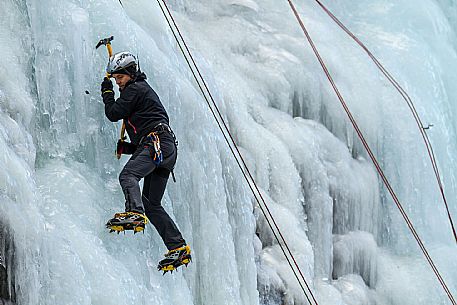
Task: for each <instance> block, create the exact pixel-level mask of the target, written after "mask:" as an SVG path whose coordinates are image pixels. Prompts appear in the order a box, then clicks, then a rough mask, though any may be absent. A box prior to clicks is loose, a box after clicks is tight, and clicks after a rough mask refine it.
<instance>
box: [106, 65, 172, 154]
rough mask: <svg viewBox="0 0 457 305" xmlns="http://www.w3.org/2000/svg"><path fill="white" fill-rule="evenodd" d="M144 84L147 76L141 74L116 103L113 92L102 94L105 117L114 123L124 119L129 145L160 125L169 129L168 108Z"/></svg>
mask: <svg viewBox="0 0 457 305" xmlns="http://www.w3.org/2000/svg"><path fill="white" fill-rule="evenodd" d="M145 80H146V75H145V74H144V73H139V74H138V75H137V76H136V77H135V78H134V79H133V80H131V81H129V82H128V83H127V84H126V86H125V88H124V90H122V91H121V96H120V97H119V98H118V99H117V100H114V93H113V92H112V91H107V92H105V93H103V94H102V97H103V103H105V114H106V117H107V118H108V119H109V120H110V121H112V122H117V121H119V120H121V119H124V120H125V125H126V126H125V127H126V130H127V133H128V135H129V138H130V141H131V142H132V144H135V145H138V144H139V142H140V140H141V139H142V138H143V137H144V136H146V135H147V134H149V133H150V132H151V131H152V129H153V128H154V127H155V126H157V124H159V123H164V124H167V125H169V119H168V115H167V112H166V111H165V108H164V107H163V105H162V103H161V102H160V99H159V97H158V96H157V94H156V93H155V91H154V90H153V89H152V88H151V87H150V86H149V84H148V83H147V82H146V81H145Z"/></svg>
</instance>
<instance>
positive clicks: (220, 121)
mask: <svg viewBox="0 0 457 305" xmlns="http://www.w3.org/2000/svg"><path fill="white" fill-rule="evenodd" d="M159 1H161V2H162V3H163V5H164V7H165V9H166V11H167V12H168V14H169V16H170V19H171V21H172V23H173V25H174V26H175V28H176V30H177V32H178V35H179V37H180V38H181V40H182V42H183V45H184V48H185V49H186V51H187V54H188V56H189V58H190V60H191V61H192V64H193V65H191V63H190V61H189V59H188V58H187V56H186V53H185V52H184V50H183V47H182V46H181V42H180V41H179V39H178V37H177V35H176V33H175V32H174V29H173V27H172V25H171V23H170V21H169V20H168V17H167V14H166V13H165V11H164V9H163V8H162V6H161V5H160V2H159ZM157 2H158V4H159V6H160V9H161V10H162V13H163V15H164V17H165V19H166V21H167V23H168V25H169V27H170V29H171V31H172V33H173V36H174V37H175V39H176V41H177V43H178V46H179V48H180V50H181V52H182V53H183V56H184V58H185V60H186V62H187V64H188V66H189V68H190V70H191V72H192V75H193V76H194V78H195V80H196V81H197V85H198V87H199V88H200V91H201V92H202V94H203V97H204V98H205V100H206V103H207V104H208V107H209V108H210V110H211V113H212V114H213V117H214V118H215V120H216V123H217V125H218V127H219V129H220V130H221V132H222V135H223V136H224V139H225V141H226V142H227V144H228V146H229V149H230V151H231V153H232V155H233V156H234V158H235V160H236V162H237V164H238V166H239V168H240V169H241V172H242V174H243V176H244V178H245V179H246V181H247V182H248V185H249V188H250V189H251V191H252V193H253V195H254V197H255V199H256V201H257V203H258V205H259V207H260V209H261V211H262V213H263V215H264V216H265V219H266V221H267V223H268V225H269V227H270V229H271V230H272V232H273V235H274V237H275V239H276V240H277V242H278V244H279V246H280V248H281V250H282V252H283V254H284V256H285V258H286V260H287V262H288V264H289V266H290V267H291V269H292V272H293V273H294V276H295V278H296V279H297V280H298V283H299V285H300V287H301V289H302V290H303V292H304V294H305V297H306V299H307V300H308V302H309V303H310V304H312V302H311V299H312V300H313V301H314V304H316V305H319V304H318V302H317V300H316V298H315V296H314V294H313V292H312V290H311V288H310V286H309V284H308V282H307V281H306V278H305V276H304V275H303V273H302V271H301V270H300V267H299V266H298V263H297V261H296V259H295V257H294V255H293V254H292V251H291V250H290V247H289V246H288V244H287V242H286V240H285V238H284V236H283V234H282V232H281V230H280V229H279V226H278V225H277V223H276V221H275V219H274V217H273V215H272V213H271V211H270V209H269V208H268V205H267V203H266V202H265V199H264V198H263V196H262V193H261V192H260V189H259V188H258V186H257V184H256V183H255V181H254V178H253V176H252V174H251V172H250V170H249V168H248V166H247V164H246V162H245V160H244V158H243V157H242V155H241V152H240V151H239V149H238V146H237V145H236V142H235V140H234V138H233V136H232V134H231V132H230V130H229V128H228V126H227V124H226V123H225V120H224V119H223V116H222V114H221V112H220V111H219V107H218V106H217V104H216V102H215V100H214V98H213V96H212V94H211V91H210V90H209V88H208V86H207V84H206V81H205V79H204V78H203V76H202V74H201V73H200V70H199V68H198V66H197V64H196V63H195V60H194V58H193V56H192V53H191V52H190V50H189V48H188V47H187V44H186V42H185V40H184V38H183V36H182V35H181V31H180V30H179V27H178V25H177V24H176V22H175V20H174V18H173V15H172V14H171V12H170V10H169V9H168V6H167V4H166V2H165V0H157ZM194 69H195V70H196V71H197V73H198V76H199V77H197V75H196V74H195V72H194ZM199 80H200V81H201V82H202V83H203V86H204V87H205V89H206V92H207V93H208V95H209V98H210V100H211V103H210V101H209V100H208V97H207V96H206V94H205V90H203V88H202V86H201V84H200V81H199ZM211 104H212V106H213V107H214V109H213V107H211ZM216 113H217V115H216ZM227 135H228V137H227ZM229 139H230V140H229ZM240 162H241V163H242V164H241V163H240ZM251 182H252V183H251ZM259 198H260V199H259ZM262 203H263V206H262ZM275 229H276V231H277V233H276V231H275ZM278 235H279V236H278ZM289 256H290V258H289ZM291 260H292V261H291ZM292 262H293V264H292ZM293 266H295V267H296V268H297V271H298V273H299V275H300V276H298V274H297V272H296V271H295V269H294V267H293ZM300 279H301V280H303V282H304V284H305V286H306V289H305V287H304V286H303V284H302V282H301V280H300ZM308 294H309V295H310V296H311V298H310V296H309V295H308Z"/></svg>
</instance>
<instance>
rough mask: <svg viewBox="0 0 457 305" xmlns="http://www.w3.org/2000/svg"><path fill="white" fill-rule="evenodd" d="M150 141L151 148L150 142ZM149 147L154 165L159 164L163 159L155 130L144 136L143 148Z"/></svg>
mask: <svg viewBox="0 0 457 305" xmlns="http://www.w3.org/2000/svg"><path fill="white" fill-rule="evenodd" d="M149 143H152V149H151V147H150V144H149ZM148 147H149V149H150V153H151V158H152V161H153V162H154V164H155V165H160V164H161V163H162V161H163V154H162V150H161V149H160V138H159V135H158V134H157V132H155V131H153V132H151V133H150V134H148V135H147V136H146V145H145V148H148Z"/></svg>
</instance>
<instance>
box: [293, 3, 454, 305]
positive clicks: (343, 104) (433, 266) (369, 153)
mask: <svg viewBox="0 0 457 305" xmlns="http://www.w3.org/2000/svg"><path fill="white" fill-rule="evenodd" d="M286 1H287V2H288V3H289V6H290V8H291V9H292V11H293V13H294V15H295V18H296V19H297V21H298V23H299V24H300V27H301V28H302V30H303V33H304V34H305V36H306V39H307V40H308V43H309V44H310V46H311V48H312V49H313V52H314V54H315V56H316V57H317V59H318V61H319V63H320V65H321V67H322V69H323V70H324V73H325V75H326V76H327V78H328V80H329V82H330V84H331V86H332V88H333V90H334V91H335V93H336V95H337V97H338V99H339V101H340V103H341V105H342V106H343V108H344V110H345V112H346V114H347V116H348V118H349V120H350V121H351V124H352V126H353V127H354V129H355V131H356V133H357V135H358V136H359V138H360V140H361V142H362V144H363V146H364V147H365V150H366V151H367V153H368V155H369V156H370V159H371V160H372V162H373V164H374V166H375V167H376V170H377V171H378V173H379V175H380V177H381V179H382V181H383V182H384V185H385V186H386V188H387V189H388V191H389V193H390V195H391V196H392V199H393V200H394V202H395V204H396V205H397V207H398V210H399V211H400V213H401V215H402V216H403V219H404V220H405V222H406V224H407V225H408V228H409V229H410V231H411V233H412V234H413V236H414V238H415V239H416V241H417V244H418V245H419V247H420V249H421V250H422V253H423V254H424V256H425V258H426V259H427V261H428V263H429V265H430V267H431V268H432V270H433V272H434V273H435V275H436V277H437V279H438V281H439V282H440V284H441V286H442V287H443V289H444V291H445V292H446V294H447V296H448V298H449V300H450V301H451V303H452V304H453V305H457V303H456V301H455V299H454V297H453V295H452V293H451V291H450V290H449V288H448V286H447V284H446V282H445V281H444V279H443V277H442V276H441V273H440V272H439V271H438V269H437V267H436V265H435V263H434V262H433V260H432V258H431V256H430V254H429V253H428V251H427V249H426V248H425V245H424V243H423V242H422V240H421V239H420V237H419V235H418V233H417V231H416V229H415V228H414V226H413V224H412V222H411V220H410V219H409V217H408V215H407V214H406V212H405V210H404V208H403V206H402V204H401V203H400V200H399V199H398V197H397V195H396V194H395V192H394V190H393V188H392V186H391V185H390V183H389V181H388V179H387V177H386V175H385V174H384V172H383V170H382V168H381V166H380V165H379V162H378V160H377V159H376V157H375V155H374V154H373V152H372V150H371V148H370V146H369V145H368V142H367V141H366V139H365V136H364V135H363V133H362V131H361V130H360V128H359V126H358V124H357V122H356V121H355V119H354V117H353V115H352V113H351V111H350V110H349V108H348V106H347V104H346V101H345V100H344V98H343V96H342V95H341V93H340V91H339V89H338V87H337V86H336V84H335V82H334V80H333V77H332V76H331V74H330V72H329V70H328V68H327V66H326V64H325V62H324V60H323V59H322V57H321V55H320V53H319V51H318V50H317V47H316V45H315V44H314V41H313V40H312V38H311V36H310V34H309V32H308V30H307V29H306V27H305V25H304V23H303V21H302V19H301V17H300V15H299V14H298V11H297V9H296V8H295V5H294V4H293V3H292V0H286Z"/></svg>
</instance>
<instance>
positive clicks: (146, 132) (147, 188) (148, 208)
mask: <svg viewBox="0 0 457 305" xmlns="http://www.w3.org/2000/svg"><path fill="white" fill-rule="evenodd" d="M107 73H108V74H109V75H110V76H111V77H113V78H114V79H115V80H116V84H117V85H118V86H119V91H120V97H119V98H118V99H115V98H114V92H113V84H112V82H111V80H110V78H108V77H105V78H104V80H103V82H102V84H101V91H102V97H103V103H104V104H105V114H106V117H107V118H108V119H109V120H110V121H112V122H116V121H119V120H124V124H125V129H126V131H127V134H128V136H129V139H130V143H129V142H126V141H124V139H120V140H119V141H118V144H117V152H118V154H132V156H131V157H130V159H129V161H128V162H127V163H126V164H125V166H124V168H123V169H122V171H121V173H120V175H119V182H120V184H121V187H122V191H123V193H124V196H125V212H122V213H116V214H115V215H114V218H112V219H110V220H109V221H108V223H107V224H106V225H107V227H108V228H110V229H111V230H112V231H117V232H120V231H123V230H134V232H135V233H136V232H139V231H142V230H144V227H145V225H146V224H147V222H148V220H150V221H151V222H152V224H153V225H154V227H155V228H156V229H157V231H158V233H159V234H160V236H161V237H162V240H163V242H164V243H165V246H166V247H167V249H168V253H167V254H165V259H163V260H161V261H160V262H159V265H158V269H159V270H162V271H164V272H167V271H173V270H174V269H176V268H177V267H179V266H181V265H183V264H185V265H187V264H188V263H189V262H190V259H191V255H190V247H189V246H188V245H186V241H185V240H184V239H183V237H182V235H181V232H180V231H179V229H178V227H177V226H176V224H175V223H174V222H173V220H172V219H171V218H170V216H169V215H168V214H167V212H166V211H165V210H164V208H163V207H162V205H161V203H160V202H161V200H162V197H163V194H164V192H165V187H166V185H167V181H168V178H169V175H170V173H171V172H172V171H173V168H174V166H175V163H176V157H177V142H176V138H175V135H174V134H173V131H172V130H171V128H170V127H169V118H168V114H167V112H166V111H165V108H164V107H163V105H162V103H161V102H160V99H159V97H158V96H157V94H156V93H155V92H154V90H153V89H152V88H151V87H150V86H149V84H148V83H147V82H146V75H145V74H144V73H143V72H141V71H140V69H139V68H138V62H137V59H136V57H135V56H134V55H133V54H131V53H129V52H120V53H116V54H114V55H113V56H111V57H110V60H109V62H108V66H107ZM142 178H144V186H143V193H142V194H141V192H140V186H139V181H140V180H141V179H142ZM145 214H146V215H145Z"/></svg>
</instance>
